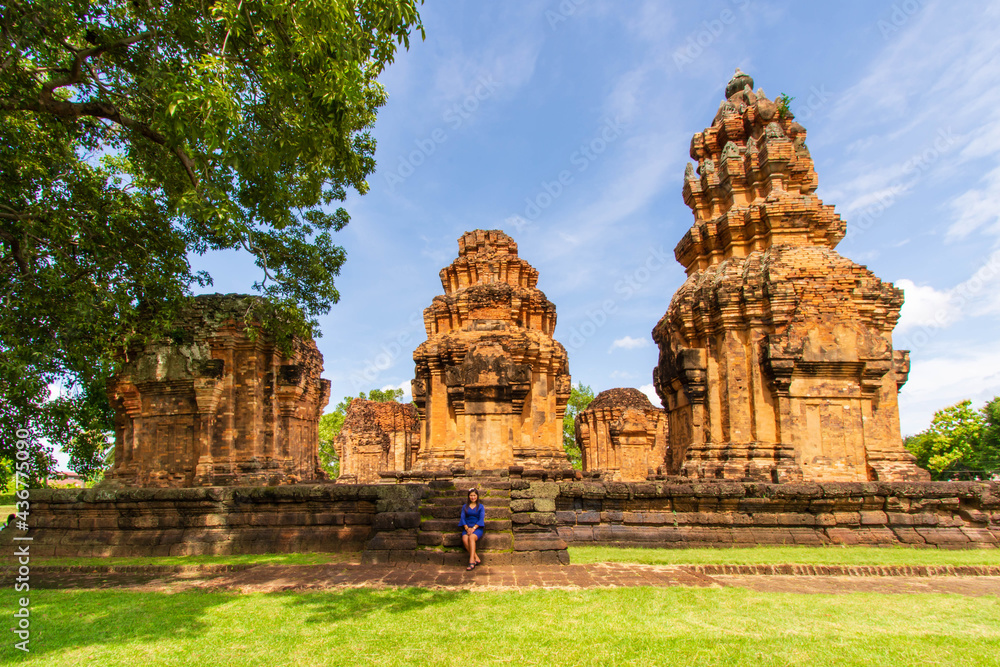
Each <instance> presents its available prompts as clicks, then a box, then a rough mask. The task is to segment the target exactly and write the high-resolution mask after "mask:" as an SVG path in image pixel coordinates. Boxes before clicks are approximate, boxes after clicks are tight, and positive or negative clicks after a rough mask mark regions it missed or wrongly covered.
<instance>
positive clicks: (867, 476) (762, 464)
mask: <svg viewBox="0 0 1000 667" xmlns="http://www.w3.org/2000/svg"><path fill="white" fill-rule="evenodd" d="M752 88H753V80H752V79H751V78H750V77H749V76H747V75H746V74H743V73H742V72H739V70H737V74H736V76H734V77H733V79H732V80H731V81H730V82H729V85H728V86H727V87H726V99H725V100H724V101H723V102H722V104H721V105H720V106H719V111H718V113H717V114H716V116H715V119H714V120H713V122H712V125H711V127H709V128H708V129H706V130H705V131H704V132H700V133H698V134H696V135H695V136H694V138H693V139H692V140H691V157H692V159H694V160H695V161H696V162H697V165H698V166H697V168H693V167H692V166H691V165H688V167H687V171H686V173H685V178H684V201H685V202H686V203H687V205H688V206H689V207H690V208H691V210H692V211H693V213H694V218H695V220H694V225H693V226H692V227H691V229H690V230H689V231H688V232H687V233H686V234H685V235H684V237H683V238H682V239H681V241H680V243H678V244H677V247H676V249H675V250H674V254H675V256H676V258H677V260H678V261H679V262H680V263H681V264H683V265H684V267H685V268H686V269H687V274H688V278H687V281H686V282H685V283H684V285H683V286H682V287H681V288H680V289H679V290H678V291H677V293H676V294H675V295H674V297H673V300H672V301H671V303H670V308H669V310H668V311H667V313H666V315H664V316H663V319H661V320H660V322H659V324H657V325H656V327H655V328H654V329H653V339H654V340H655V341H656V343H657V345H658V346H659V349H660V358H659V363H658V366H657V368H656V369H655V371H654V373H653V380H654V384H655V385H656V389H657V393H658V394H659V395H660V397H661V399H662V401H663V405H664V407H665V408H666V409H667V412H668V414H669V437H670V445H671V448H674V449H679V450H680V451H683V452H685V456H684V460H683V463H682V464H681V466H680V470H679V472H680V473H681V474H684V475H687V476H691V477H708V478H727V479H760V480H771V481H779V482H780V481H790V480H795V479H802V478H804V479H808V480H845V481H861V480H876V479H877V480H909V479H927V477H928V476H927V473H926V472H925V471H923V470H921V469H920V468H918V467H917V466H916V465H915V464H914V463H913V457H912V456H910V455H909V454H908V453H907V452H906V450H905V449H904V448H903V446H902V441H901V438H900V433H899V413H898V408H897V400H896V399H897V393H898V391H899V388H900V387H901V386H902V385H903V383H904V382H906V376H907V372H908V370H909V358H908V353H907V352H906V351H903V350H894V349H893V347H892V329H893V327H894V326H895V324H896V321H897V319H898V317H899V309H900V306H901V305H902V303H903V293H902V291H901V290H898V289H896V288H895V287H893V286H892V285H891V284H889V283H884V282H882V281H880V280H879V279H878V278H876V277H875V276H874V275H873V274H872V273H871V271H869V270H868V269H866V268H865V267H863V266H860V265H858V264H855V263H854V262H852V261H851V260H849V259H846V258H845V257H842V256H841V255H839V254H838V253H837V252H836V251H835V250H834V248H835V247H836V246H837V243H838V242H839V241H840V240H841V239H842V238H843V237H844V233H845V224H844V221H843V220H841V219H840V216H838V215H837V214H836V213H834V211H833V207H832V206H829V205H825V204H823V202H822V201H821V200H820V199H819V197H817V196H816V194H815V190H816V186H817V177H816V172H815V171H814V170H813V163H812V159H811V158H810V156H809V151H808V149H807V148H806V145H805V138H806V131H805V129H804V128H803V127H802V126H801V125H799V124H798V123H797V122H795V119H794V117H793V116H792V114H791V113H790V112H789V111H788V109H787V108H786V107H785V105H783V104H782V103H781V102H780V101H772V100H769V99H767V98H766V97H765V96H764V94H763V93H762V92H761V91H757V92H756V93H754V92H753V91H752Z"/></svg>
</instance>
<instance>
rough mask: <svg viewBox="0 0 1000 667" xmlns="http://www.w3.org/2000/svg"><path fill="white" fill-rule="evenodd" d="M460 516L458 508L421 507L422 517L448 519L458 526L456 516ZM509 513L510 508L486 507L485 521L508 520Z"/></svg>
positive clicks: (505, 506) (504, 506)
mask: <svg viewBox="0 0 1000 667" xmlns="http://www.w3.org/2000/svg"><path fill="white" fill-rule="evenodd" d="M459 514H460V507H447V506H445V507H427V506H421V508H420V515H421V516H424V517H432V518H434V519H450V520H451V521H452V522H454V524H455V525H456V526H457V525H458V516H459ZM510 517H511V512H510V507H508V506H507V505H503V506H500V507H490V506H488V505H487V506H486V520H487V521H489V520H490V519H510Z"/></svg>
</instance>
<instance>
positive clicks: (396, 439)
mask: <svg viewBox="0 0 1000 667" xmlns="http://www.w3.org/2000/svg"><path fill="white" fill-rule="evenodd" d="M419 446H420V425H419V422H418V420H417V411H416V409H415V408H414V407H413V404H412V403H406V404H403V403H397V402H396V401H385V402H380V401H367V400H364V399H361V398H355V399H354V400H352V401H351V403H350V405H349V406H348V407H347V413H346V415H345V416H344V425H343V426H342V427H341V429H340V434H339V435H338V436H337V438H336V439H335V440H334V447H335V448H336V450H337V454H338V455H339V457H340V476H339V477H338V478H337V481H338V482H346V483H356V484H371V483H375V482H379V481H381V478H380V477H379V473H381V472H396V471H402V470H409V469H410V468H412V467H413V460H414V458H415V457H416V454H417V448H418V447H419Z"/></svg>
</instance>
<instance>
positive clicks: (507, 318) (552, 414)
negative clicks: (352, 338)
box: [412, 230, 570, 470]
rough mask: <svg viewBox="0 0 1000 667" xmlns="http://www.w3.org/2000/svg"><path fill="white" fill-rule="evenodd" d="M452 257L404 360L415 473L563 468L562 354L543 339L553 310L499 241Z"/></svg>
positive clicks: (471, 235) (467, 243) (469, 240)
mask: <svg viewBox="0 0 1000 667" xmlns="http://www.w3.org/2000/svg"><path fill="white" fill-rule="evenodd" d="M458 251H459V252H458V258H457V259H456V260H455V261H454V262H452V263H451V265H450V266H447V267H445V268H444V269H442V270H441V284H442V285H443V287H444V292H445V293H444V295H443V296H437V297H434V301H433V303H432V304H431V306H430V307H429V308H427V309H426V310H424V326H425V328H426V329H427V340H426V341H425V342H423V343H421V345H420V346H419V347H418V348H417V349H416V351H415V352H414V353H413V360H414V362H416V378H415V379H414V380H413V383H412V386H413V401H414V403H415V404H416V407H417V413H418V415H419V416H420V425H421V445H420V454H419V456H418V457H417V461H416V468H417V469H419V470H435V469H448V468H450V467H465V468H469V469H475V470H490V469H498V468H503V467H506V466H509V465H523V466H525V467H531V468H561V467H568V466H569V463H568V461H567V458H566V454H565V452H564V450H563V446H562V418H563V414H564V412H565V410H566V401H567V400H568V399H569V393H570V378H569V370H568V367H567V357H566V350H565V349H564V348H563V346H562V345H560V344H559V343H558V342H556V341H555V340H553V338H552V333H553V331H554V330H555V327H556V308H555V306H554V305H553V304H552V302H550V301H549V300H548V299H546V298H545V295H544V294H543V293H542V292H541V291H540V290H539V289H538V288H537V287H536V284H537V283H538V271H537V270H536V269H534V268H533V267H532V266H531V265H530V264H528V263H527V262H526V261H524V260H523V259H521V258H520V257H518V256H517V244H516V243H515V242H514V241H513V239H511V238H510V237H509V236H507V235H506V234H504V233H503V232H501V231H497V230H490V231H483V230H476V231H473V232H466V233H465V234H464V235H463V236H462V238H460V239H459V240H458Z"/></svg>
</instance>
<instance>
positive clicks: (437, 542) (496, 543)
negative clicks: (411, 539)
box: [413, 532, 514, 551]
mask: <svg viewBox="0 0 1000 667" xmlns="http://www.w3.org/2000/svg"><path fill="white" fill-rule="evenodd" d="M441 546H443V547H447V548H451V549H462V550H464V547H463V546H462V536H461V535H459V534H458V533H452V532H447V533H437V532H421V533H420V534H418V535H417V538H416V542H415V545H414V547H413V548H421V547H422V548H429V547H441ZM476 548H477V549H479V550H481V551H510V550H511V549H513V548H514V536H513V535H511V534H510V533H486V534H485V535H483V539H481V540H479V542H477V543H476Z"/></svg>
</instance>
